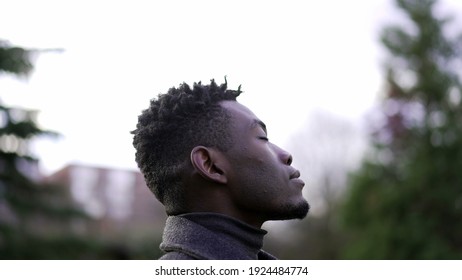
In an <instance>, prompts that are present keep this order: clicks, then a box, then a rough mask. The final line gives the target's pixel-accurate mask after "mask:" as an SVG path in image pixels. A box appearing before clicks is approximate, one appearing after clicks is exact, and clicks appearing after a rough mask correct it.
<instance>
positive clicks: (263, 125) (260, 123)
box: [250, 119, 268, 134]
mask: <svg viewBox="0 0 462 280" xmlns="http://www.w3.org/2000/svg"><path fill="white" fill-rule="evenodd" d="M257 126H260V127H261V128H262V129H263V131H265V133H266V134H268V131H266V124H265V123H264V122H262V121H261V120H257V119H254V120H253V122H252V124H251V125H250V127H251V128H255V127H257Z"/></svg>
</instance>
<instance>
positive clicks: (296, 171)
mask: <svg viewBox="0 0 462 280" xmlns="http://www.w3.org/2000/svg"><path fill="white" fill-rule="evenodd" d="M299 177H300V171H298V170H295V171H294V172H292V174H290V179H296V178H299Z"/></svg>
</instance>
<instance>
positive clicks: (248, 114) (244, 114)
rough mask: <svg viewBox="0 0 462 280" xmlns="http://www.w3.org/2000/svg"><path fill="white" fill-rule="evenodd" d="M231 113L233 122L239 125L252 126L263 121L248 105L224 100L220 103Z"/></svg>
mask: <svg viewBox="0 0 462 280" xmlns="http://www.w3.org/2000/svg"><path fill="white" fill-rule="evenodd" d="M220 104H221V106H222V107H223V108H225V109H226V111H227V112H228V113H229V114H230V116H231V118H232V120H233V122H234V123H235V124H236V125H237V126H238V127H251V126H254V125H255V124H258V123H262V122H261V121H260V120H259V119H258V117H257V116H256V115H255V114H254V113H253V112H252V111H251V110H250V109H249V108H247V107H246V106H244V105H242V104H240V103H239V102H236V101H223V102H221V103H220Z"/></svg>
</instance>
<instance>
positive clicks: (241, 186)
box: [221, 101, 309, 222]
mask: <svg viewBox="0 0 462 280" xmlns="http://www.w3.org/2000/svg"><path fill="white" fill-rule="evenodd" d="M221 106H222V107H223V108H225V110H227V112H228V113H229V114H230V116H231V133H232V135H233V140H234V145H233V147H232V148H231V149H230V150H228V151H227V152H226V156H227V159H228V161H229V164H230V166H231V168H230V172H229V174H228V185H229V187H230V189H231V195H232V199H233V203H234V205H235V208H236V209H239V211H240V212H241V213H240V214H241V215H244V216H247V217H250V219H254V220H255V221H258V220H260V221H263V222H264V221H267V220H285V219H296V218H298V219H301V218H304V217H305V216H306V214H307V213H308V210H309V204H308V202H307V201H306V200H305V199H304V198H303V196H302V189H303V187H304V185H305V184H304V182H303V181H302V180H301V179H299V178H298V177H299V176H300V173H299V172H298V171H297V170H296V169H295V168H293V167H291V166H290V165H291V163H292V156H291V155H290V154H289V153H288V152H286V151H284V150H282V149H281V148H279V147H278V146H276V145H274V144H272V143H271V142H270V141H269V140H268V138H267V131H266V127H265V125H264V124H263V122H261V121H260V120H259V119H258V118H257V117H256V116H255V114H254V113H253V112H252V111H250V110H249V109H248V108H247V107H245V106H243V105H241V104H239V103H238V102H235V101H223V102H222V103H221Z"/></svg>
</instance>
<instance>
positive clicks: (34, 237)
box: [0, 40, 96, 259]
mask: <svg viewBox="0 0 462 280" xmlns="http://www.w3.org/2000/svg"><path fill="white" fill-rule="evenodd" d="M31 55H32V52H31V51H30V50H26V49H23V48H20V47H15V46H11V45H10V44H8V43H7V42H5V41H1V40H0V74H12V75H16V76H21V75H22V76H28V74H29V73H30V72H31V70H32V68H33V64H32V63H31ZM36 115H37V114H36V112H35V111H33V110H27V109H22V108H13V107H8V106H6V105H4V104H3V103H2V102H1V100H0V259H60V258H64V259H69V258H81V257H90V258H91V257H94V256H92V255H88V253H89V252H91V251H89V250H90V248H93V247H92V246H96V243H95V244H92V243H90V242H88V241H86V240H84V239H82V238H80V237H78V236H76V235H75V234H72V230H71V229H70V225H71V223H72V222H75V221H76V220H77V219H85V218H86V216H85V215H84V214H83V212H81V211H79V210H77V209H76V208H74V207H73V206H72V201H71V199H70V196H69V195H68V194H66V192H65V189H64V188H62V186H51V185H47V184H44V183H43V182H41V181H40V176H39V172H38V165H37V162H38V160H37V159H36V158H34V157H33V156H32V155H31V153H30V151H29V143H30V141H32V140H33V139H35V138H37V137H40V136H45V135H48V136H49V135H56V133H53V132H51V131H46V130H42V129H40V128H39V127H38V126H37V122H36ZM94 248H96V247H94Z"/></svg>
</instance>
